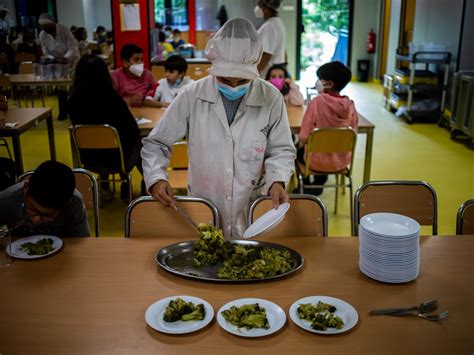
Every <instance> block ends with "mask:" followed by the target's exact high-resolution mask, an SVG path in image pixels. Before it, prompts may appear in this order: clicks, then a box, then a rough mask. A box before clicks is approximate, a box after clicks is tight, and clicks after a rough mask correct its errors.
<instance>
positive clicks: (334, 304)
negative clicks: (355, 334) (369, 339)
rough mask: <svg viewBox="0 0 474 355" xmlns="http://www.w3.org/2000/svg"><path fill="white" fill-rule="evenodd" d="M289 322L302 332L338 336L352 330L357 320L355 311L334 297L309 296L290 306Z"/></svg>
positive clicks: (357, 316)
mask: <svg viewBox="0 0 474 355" xmlns="http://www.w3.org/2000/svg"><path fill="white" fill-rule="evenodd" d="M288 313H289V315H290V318H291V320H292V321H293V322H294V323H295V324H296V325H297V326H299V327H301V328H303V329H304V330H307V331H310V332H313V333H318V334H339V333H343V332H346V331H348V330H349V329H352V328H353V327H354V326H355V325H356V324H357V321H358V319H359V315H358V314H357V311H356V309H355V308H354V307H353V306H352V305H350V304H349V303H347V302H345V301H343V300H340V299H338V298H335V297H328V296H309V297H305V298H302V299H299V300H298V301H296V302H294V303H293V304H292V305H291V306H290V310H289V312H288Z"/></svg>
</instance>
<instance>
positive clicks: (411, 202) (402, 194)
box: [352, 181, 438, 236]
mask: <svg viewBox="0 0 474 355" xmlns="http://www.w3.org/2000/svg"><path fill="white" fill-rule="evenodd" d="M375 212H390V213H398V214H402V215H405V216H407V217H410V218H413V219H414V220H416V221H417V222H418V223H419V224H420V225H422V226H432V230H433V235H437V234H438V201H437V196H436V192H435V190H434V189H433V187H432V186H431V185H430V184H428V183H426V182H424V181H369V182H368V183H366V184H364V185H362V186H361V187H359V189H358V190H357V192H356V194H355V197H354V216H353V218H354V220H353V231H352V233H353V235H355V236H356V235H358V232H359V230H358V226H359V221H360V219H361V218H362V217H363V216H365V215H367V214H369V213H375Z"/></svg>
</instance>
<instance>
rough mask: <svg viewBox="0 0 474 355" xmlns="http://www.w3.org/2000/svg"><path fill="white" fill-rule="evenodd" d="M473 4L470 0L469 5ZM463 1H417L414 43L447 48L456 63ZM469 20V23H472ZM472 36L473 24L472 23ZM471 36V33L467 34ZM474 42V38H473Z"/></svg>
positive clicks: (467, 32) (466, 33)
mask: <svg viewBox="0 0 474 355" xmlns="http://www.w3.org/2000/svg"><path fill="white" fill-rule="evenodd" d="M469 2H472V0H468V1H467V3H469ZM462 7H463V1H461V0H417V1H416V10H415V25H414V27H413V42H414V43H420V42H433V43H436V44H443V45H446V46H447V50H448V51H450V52H451V53H452V54H453V60H454V61H456V59H457V53H458V48H459V36H460V33H461V18H462ZM471 20H472V18H471V19H469V21H471ZM470 32H471V36H472V33H473V31H472V22H471V31H470ZM465 35H466V36H469V31H466V32H465ZM471 41H472V38H471Z"/></svg>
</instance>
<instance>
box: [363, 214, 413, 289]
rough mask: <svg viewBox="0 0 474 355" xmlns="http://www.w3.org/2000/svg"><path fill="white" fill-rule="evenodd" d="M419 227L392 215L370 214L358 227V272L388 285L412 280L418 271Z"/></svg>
mask: <svg viewBox="0 0 474 355" xmlns="http://www.w3.org/2000/svg"><path fill="white" fill-rule="evenodd" d="M419 241H420V225H419V224H418V222H416V221H415V220H413V219H411V218H409V217H406V216H402V215H399V214H394V213H372V214H368V215H366V216H364V217H362V218H361V220H360V226H359V254H360V258H359V268H360V271H362V273H364V274H365V275H367V276H368V277H370V278H372V279H375V280H378V281H382V282H389V283H401V282H408V281H411V280H414V279H416V277H417V276H418V273H419V269H420V243H419Z"/></svg>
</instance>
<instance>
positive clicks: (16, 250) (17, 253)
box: [7, 235, 63, 259]
mask: <svg viewBox="0 0 474 355" xmlns="http://www.w3.org/2000/svg"><path fill="white" fill-rule="evenodd" d="M45 238H50V239H52V240H53V248H54V249H53V250H52V251H50V252H49V253H47V254H43V255H28V253H27V252H26V251H24V250H21V245H22V244H25V243H28V242H30V243H36V242H37V241H39V240H40V239H45ZM62 246H63V241H62V240H61V238H58V237H55V236H54V235H32V236H29V237H25V238H21V239H18V240H15V241H14V242H13V243H11V250H8V249H7V253H8V254H10V255H11V256H13V257H14V258H17V259H39V258H44V257H45V256H48V255H51V254H54V253H56V252H57V251H58V250H59V249H61V247H62Z"/></svg>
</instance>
